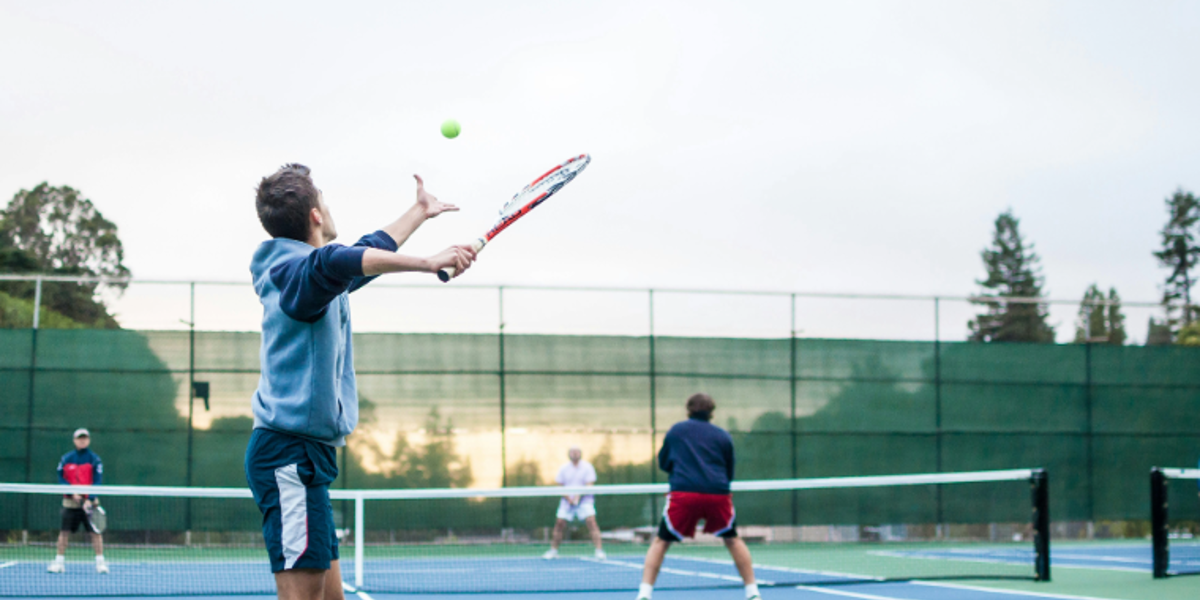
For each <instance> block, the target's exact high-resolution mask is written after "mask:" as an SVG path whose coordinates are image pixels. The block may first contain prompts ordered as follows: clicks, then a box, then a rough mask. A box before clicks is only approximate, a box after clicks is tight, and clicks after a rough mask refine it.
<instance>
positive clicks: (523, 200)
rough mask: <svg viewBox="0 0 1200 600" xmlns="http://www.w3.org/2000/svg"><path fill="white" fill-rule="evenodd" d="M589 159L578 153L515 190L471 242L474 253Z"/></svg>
mask: <svg viewBox="0 0 1200 600" xmlns="http://www.w3.org/2000/svg"><path fill="white" fill-rule="evenodd" d="M590 162H592V157H591V156H588V155H587V154H580V155H579V156H574V157H571V158H570V159H568V160H567V161H566V162H564V163H563V164H561V165H558V166H557V167H554V168H553V169H550V170H549V171H546V173H545V174H544V175H542V176H541V177H538V178H537V179H535V180H533V183H531V184H529V185H527V186H525V189H523V190H521V191H519V192H517V193H516V195H515V196H513V197H512V200H509V201H508V202H505V203H504V206H502V207H501V208H500V220H499V221H496V224H495V225H493V226H492V228H491V229H489V230H488V232H487V233H485V234H483V237H481V238H479V239H477V240H475V241H474V242H471V247H472V248H474V249H475V252H479V251H480V250H483V247H484V246H486V245H488V243H489V242H491V241H492V239H493V238H495V237H496V236H497V235H499V234H500V232H501V231H504V230H505V229H508V227H509V226H510V225H512V224H513V223H516V222H517V221H518V220H519V219H520V218H521V217H523V216H525V215H527V214H529V211H532V210H533V209H534V208H535V207H537V205H539V204H541V203H543V202H545V201H546V200H549V199H550V196H553V195H554V194H555V193H557V192H558V190H561V189H562V188H563V186H565V185H567V184H568V183H571V180H572V179H575V176H576V175H578V174H579V173H580V172H581V171H583V169H584V167H586V166H588V163H590ZM455 271H457V269H455V268H454V267H446V268H444V269H441V270H439V271H438V279H441V280H442V281H443V282H446V281H450V278H452V277H454V273H455Z"/></svg>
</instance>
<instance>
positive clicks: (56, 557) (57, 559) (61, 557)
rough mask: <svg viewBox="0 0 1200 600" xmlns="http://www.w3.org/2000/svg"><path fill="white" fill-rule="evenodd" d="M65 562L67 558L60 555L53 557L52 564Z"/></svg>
mask: <svg viewBox="0 0 1200 600" xmlns="http://www.w3.org/2000/svg"><path fill="white" fill-rule="evenodd" d="M66 560H67V557H65V556H63V555H61V554H59V555H58V556H55V557H54V562H66Z"/></svg>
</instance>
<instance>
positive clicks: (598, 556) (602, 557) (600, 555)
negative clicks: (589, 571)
mask: <svg viewBox="0 0 1200 600" xmlns="http://www.w3.org/2000/svg"><path fill="white" fill-rule="evenodd" d="M596 560H608V555H607V554H605V553H604V551H603V550H601V549H599V548H597V549H596Z"/></svg>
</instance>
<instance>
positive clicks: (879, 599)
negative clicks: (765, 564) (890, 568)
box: [796, 585, 904, 600]
mask: <svg viewBox="0 0 1200 600" xmlns="http://www.w3.org/2000/svg"><path fill="white" fill-rule="evenodd" d="M796 589H798V590H804V591H806V592H818V593H821V594H829V595H832V596H845V597H847V598H861V599H862V600H904V599H903V598H897V597H896V596H875V595H872V594H863V593H859V592H847V591H846V590H835V589H831V588H823V587H814V586H811V585H798V586H796Z"/></svg>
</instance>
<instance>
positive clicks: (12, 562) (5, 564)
mask: <svg viewBox="0 0 1200 600" xmlns="http://www.w3.org/2000/svg"><path fill="white" fill-rule="evenodd" d="M16 564H17V561H15V560H13V561H9V562H6V563H4V564H2V565H0V569H7V568H9V567H11V566H14V565H16Z"/></svg>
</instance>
